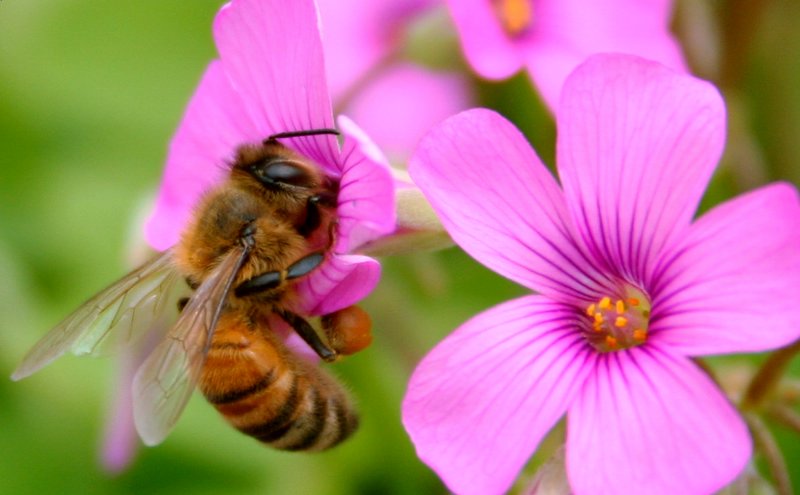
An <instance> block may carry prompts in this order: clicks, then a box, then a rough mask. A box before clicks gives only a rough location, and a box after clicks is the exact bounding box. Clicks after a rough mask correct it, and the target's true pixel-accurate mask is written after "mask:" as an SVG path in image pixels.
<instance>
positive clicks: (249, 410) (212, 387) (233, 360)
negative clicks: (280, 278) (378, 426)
mask: <svg viewBox="0 0 800 495" xmlns="http://www.w3.org/2000/svg"><path fill="white" fill-rule="evenodd" d="M200 389H201V390H202V392H203V395H205V396H206V399H207V400H208V401H209V402H211V404H213V405H214V407H216V408H217V410H218V411H219V412H220V413H221V414H222V415H223V416H224V417H225V419H226V420H227V421H228V422H229V423H231V424H232V425H233V426H234V427H235V428H237V429H238V430H239V431H241V432H242V433H245V434H247V435H250V436H252V437H254V438H256V439H257V440H259V441H262V442H264V443H266V444H268V445H270V446H272V447H274V448H277V449H282V450H304V451H315V450H324V449H327V448H329V447H332V446H334V445H336V444H338V443H339V442H341V441H342V440H344V439H345V438H347V437H348V436H350V434H352V433H353V432H354V431H355V429H356V428H357V426H358V416H357V414H356V413H355V411H354V409H353V407H352V405H351V403H350V399H349V397H348V396H347V393H346V392H345V390H344V389H343V388H342V386H341V385H340V384H339V383H338V382H337V381H335V380H334V379H333V378H331V377H329V376H328V375H327V374H325V373H324V371H322V370H321V369H319V367H317V366H316V365H314V364H310V363H308V362H306V361H304V360H302V359H301V358H299V357H297V356H295V355H294V354H292V353H291V352H289V351H288V350H287V349H286V347H285V346H284V344H283V342H282V341H280V339H278V337H276V336H274V335H273V334H272V333H271V332H270V331H269V330H268V329H266V330H265V331H260V329H257V328H253V327H252V324H250V323H248V322H247V321H246V319H245V318H243V317H241V316H239V315H238V314H235V313H227V314H224V315H223V316H222V317H221V318H220V321H219V322H218V324H217V328H216V331H215V332H214V337H213V340H212V343H211V348H210V349H209V352H208V356H207V358H206V362H205V364H204V367H203V372H202V375H201V378H200Z"/></svg>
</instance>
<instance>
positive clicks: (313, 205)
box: [297, 193, 336, 237]
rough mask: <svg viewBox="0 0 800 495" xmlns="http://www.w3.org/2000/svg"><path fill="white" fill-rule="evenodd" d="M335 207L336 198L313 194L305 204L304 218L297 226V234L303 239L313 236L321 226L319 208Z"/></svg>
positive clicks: (330, 195)
mask: <svg viewBox="0 0 800 495" xmlns="http://www.w3.org/2000/svg"><path fill="white" fill-rule="evenodd" d="M335 206H336V197H335V196H334V195H332V194H324V193H323V194H315V195H314V196H311V197H310V198H308V201H307V202H306V218H305V219H304V220H303V223H302V224H300V225H298V226H297V233H298V234H300V235H301V236H303V237H308V236H310V235H311V234H313V233H314V231H316V230H317V229H318V228H319V226H320V225H321V224H322V213H321V212H320V208H334V207H335Z"/></svg>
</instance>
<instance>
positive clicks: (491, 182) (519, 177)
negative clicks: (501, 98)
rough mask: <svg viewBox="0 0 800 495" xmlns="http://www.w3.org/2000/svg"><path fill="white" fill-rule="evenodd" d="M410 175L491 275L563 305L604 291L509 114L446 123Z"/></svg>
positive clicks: (479, 114) (423, 146) (558, 197)
mask: <svg viewBox="0 0 800 495" xmlns="http://www.w3.org/2000/svg"><path fill="white" fill-rule="evenodd" d="M409 173H410V174H411V177H412V178H413V179H414V181H415V182H416V183H417V185H418V186H419V188H420V189H422V191H423V193H425V195H426V196H427V198H428V200H429V201H430V202H431V205H432V206H433V208H434V209H435V210H436V212H437V214H438V215H439V217H440V218H441V220H442V223H443V225H444V226H445V228H446V229H447V231H448V232H449V233H450V235H451V236H452V237H453V240H454V241H455V242H456V243H457V244H459V245H460V246H461V247H462V248H463V249H464V250H465V251H467V252H468V253H469V254H470V255H471V256H473V257H474V258H475V259H477V260H478V261H480V262H481V263H483V264H484V265H486V266H488V267H489V268H491V269H492V270H494V271H496V272H498V273H500V274H501V275H503V276H506V277H508V278H510V279H511V280H514V281H516V282H518V283H520V284H522V285H524V286H526V287H528V288H531V289H533V290H536V291H539V292H541V293H543V294H548V295H551V296H554V297H558V298H561V299H562V300H563V299H565V298H566V299H569V300H572V299H575V298H581V299H593V298H595V297H596V294H597V293H599V292H602V291H601V289H600V287H601V286H602V284H604V283H605V282H604V280H603V279H602V278H601V277H599V276H598V275H597V273H596V272H595V271H594V269H593V267H592V264H591V263H589V262H588V261H587V260H586V258H585V257H584V256H583V254H582V253H581V252H580V251H579V250H578V248H576V247H575V243H574V241H573V231H572V227H571V226H570V225H571V223H570V219H569V213H568V211H567V207H566V204H565V202H564V197H563V194H562V192H561V190H560V189H559V187H558V185H557V184H556V181H555V180H554V179H553V176H552V175H551V174H550V172H549V171H548V170H547V169H546V168H545V167H544V165H543V164H542V162H541V161H540V160H539V158H538V157H537V156H536V154H535V153H534V151H533V150H532V149H531V147H530V145H528V143H527V141H526V140H525V138H524V137H523V136H522V135H521V134H520V133H519V131H518V130H517V129H516V128H514V126H513V125H511V124H510V123H509V122H508V121H506V120H505V119H504V118H503V117H501V116H499V115H498V114H496V113H494V112H492V111H489V110H483V109H477V110H470V111H467V112H464V113H461V114H458V115H456V116H455V117H452V118H450V119H448V120H446V121H444V122H443V123H442V124H440V125H438V126H436V127H434V128H433V129H432V130H431V131H430V132H429V133H428V134H427V135H426V136H425V137H424V138H423V139H422V141H421V142H420V145H419V147H418V148H417V151H416V153H415V155H414V157H413V158H412V159H411V163H410V165H409Z"/></svg>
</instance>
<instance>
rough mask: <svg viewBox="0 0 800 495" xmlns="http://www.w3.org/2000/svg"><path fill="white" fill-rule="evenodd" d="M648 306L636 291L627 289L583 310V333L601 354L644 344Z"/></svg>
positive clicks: (646, 301)
mask: <svg viewBox="0 0 800 495" xmlns="http://www.w3.org/2000/svg"><path fill="white" fill-rule="evenodd" d="M650 306H651V305H650V299H648V298H647V296H645V295H644V294H643V293H642V292H641V291H640V290H639V289H636V288H635V287H631V286H626V287H625V288H624V289H623V290H622V291H620V294H615V295H613V296H612V295H608V296H603V297H601V298H600V299H598V300H597V301H595V302H593V303H591V304H589V305H588V306H587V307H586V311H585V316H584V320H583V322H584V324H583V328H582V329H581V330H582V334H583V336H584V338H586V340H587V341H588V342H589V343H590V344H591V345H592V346H593V347H594V348H596V349H597V350H598V351H600V352H611V351H618V350H622V349H628V348H631V347H635V346H637V345H641V344H643V343H645V342H646V341H647V335H648V333H647V332H648V326H649V323H650Z"/></svg>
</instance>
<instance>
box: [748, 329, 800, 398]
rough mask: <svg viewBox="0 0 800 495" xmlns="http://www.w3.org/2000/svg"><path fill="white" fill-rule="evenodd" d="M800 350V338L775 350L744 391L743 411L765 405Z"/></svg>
mask: <svg viewBox="0 0 800 495" xmlns="http://www.w3.org/2000/svg"><path fill="white" fill-rule="evenodd" d="M798 352H800V340H797V341H795V342H794V343H793V344H791V345H789V346H786V347H784V348H782V349H778V350H777V351H775V352H774V353H773V354H772V355H771V356H770V357H769V358H767V360H766V361H765V362H764V364H763V365H762V366H761V369H759V370H758V372H757V373H756V374H755V376H754V377H753V379H752V380H751V381H750V385H749V386H748V387H747V390H746V391H745V393H744V397H743V399H742V404H741V408H742V410H743V411H754V410H757V409H759V408H761V407H762V406H763V405H764V402H765V400H766V399H767V398H768V397H769V396H771V395H772V394H773V393H774V392H775V389H776V388H777V386H778V382H780V379H781V377H782V376H783V374H784V373H785V372H786V367H787V366H788V365H789V363H790V362H791V360H792V358H794V356H795V355H796V354H797V353H798Z"/></svg>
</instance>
